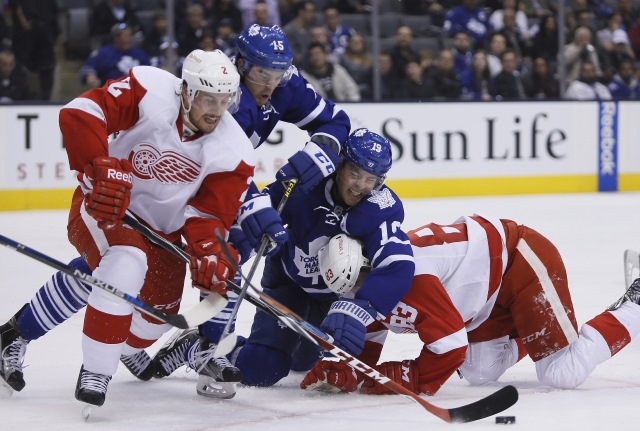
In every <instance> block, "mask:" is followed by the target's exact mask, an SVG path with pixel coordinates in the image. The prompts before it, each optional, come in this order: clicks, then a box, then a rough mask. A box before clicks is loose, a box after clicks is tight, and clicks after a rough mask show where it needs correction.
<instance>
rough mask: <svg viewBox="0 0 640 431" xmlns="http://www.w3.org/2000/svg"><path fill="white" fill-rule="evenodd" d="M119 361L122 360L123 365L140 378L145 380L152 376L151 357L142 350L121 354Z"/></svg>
mask: <svg viewBox="0 0 640 431" xmlns="http://www.w3.org/2000/svg"><path fill="white" fill-rule="evenodd" d="M120 362H122V363H123V364H124V366H125V367H127V369H128V370H129V371H131V374H133V375H134V376H136V377H137V378H139V379H140V380H144V381H147V380H151V378H152V377H153V374H154V367H153V362H152V361H151V357H150V356H149V355H148V354H147V352H145V351H144V350H141V351H139V352H138V353H134V354H133V355H128V356H125V355H122V356H120Z"/></svg>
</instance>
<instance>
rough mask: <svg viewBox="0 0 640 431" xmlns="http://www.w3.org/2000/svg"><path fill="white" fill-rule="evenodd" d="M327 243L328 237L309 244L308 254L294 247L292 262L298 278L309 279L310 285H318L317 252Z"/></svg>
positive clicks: (322, 237) (319, 238)
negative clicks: (296, 269)
mask: <svg viewBox="0 0 640 431" xmlns="http://www.w3.org/2000/svg"><path fill="white" fill-rule="evenodd" d="M328 242H329V237H328V236H321V237H318V238H316V239H314V240H313V241H311V242H310V243H309V254H307V253H305V252H304V251H303V250H301V249H300V248H298V247H296V251H295V255H294V262H295V264H296V267H297V268H298V275H299V276H300V277H305V278H311V279H312V280H311V283H313V284H318V277H319V276H320V268H319V266H318V251H320V249H321V248H322V247H324V246H325V245H327V243H328Z"/></svg>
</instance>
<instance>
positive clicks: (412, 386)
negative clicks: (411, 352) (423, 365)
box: [360, 360, 420, 395]
mask: <svg viewBox="0 0 640 431" xmlns="http://www.w3.org/2000/svg"><path fill="white" fill-rule="evenodd" d="M375 368H376V370H378V371H379V372H381V373H382V374H384V375H385V376H387V377H388V378H389V379H391V380H393V381H394V382H396V383H400V384H401V385H402V386H404V387H405V388H407V389H409V390H410V391H411V392H415V393H416V394H419V393H420V389H419V387H418V365H417V364H416V361H414V360H404V361H402V362H398V361H389V362H383V363H382V364H380V365H378V366H376V367H375ZM360 392H362V393H363V394H368V395H389V394H395V392H393V391H392V390H390V389H387V388H386V387H385V386H383V385H381V384H380V383H378V382H376V381H375V380H373V379H371V378H368V377H365V379H364V382H363V383H362V388H360Z"/></svg>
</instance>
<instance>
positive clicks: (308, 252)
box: [268, 176, 415, 316]
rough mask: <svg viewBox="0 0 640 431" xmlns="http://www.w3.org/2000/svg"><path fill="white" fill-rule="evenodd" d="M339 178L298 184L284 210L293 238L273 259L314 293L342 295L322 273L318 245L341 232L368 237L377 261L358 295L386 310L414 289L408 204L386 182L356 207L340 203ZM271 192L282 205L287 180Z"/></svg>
mask: <svg viewBox="0 0 640 431" xmlns="http://www.w3.org/2000/svg"><path fill="white" fill-rule="evenodd" d="M333 182H334V178H333V176H330V177H327V178H325V179H324V180H323V181H322V182H321V183H320V184H319V185H318V186H317V187H315V188H314V189H313V190H312V191H311V192H310V193H307V194H302V193H297V192H296V191H295V190H294V192H293V193H292V194H291V196H290V197H289V200H288V201H287V205H286V206H285V207H284V209H283V211H282V214H281V216H282V220H283V221H284V223H285V224H288V233H289V239H288V240H287V242H286V243H285V244H284V245H283V246H282V248H281V249H280V250H279V251H278V253H277V254H275V255H274V256H271V257H269V258H268V259H278V260H280V262H281V264H282V267H283V268H284V271H285V272H286V274H287V275H288V277H289V278H290V279H291V280H292V281H293V282H294V283H295V284H297V285H298V286H300V288H302V289H303V290H304V291H305V292H307V293H308V294H309V295H311V296H312V297H313V298H314V299H318V300H330V299H333V298H335V297H336V296H335V294H334V293H333V292H332V291H331V290H329V288H328V287H327V285H326V284H325V283H324V281H323V279H322V277H321V276H320V269H319V266H318V251H319V250H320V248H322V247H323V246H324V245H326V244H327V243H328V242H329V239H330V238H331V237H332V236H334V235H336V234H338V233H340V232H345V233H347V234H349V235H351V236H354V237H356V238H358V239H359V240H360V241H362V243H363V245H364V248H365V252H366V256H367V257H368V258H369V260H370V262H371V266H372V270H371V272H370V273H369V274H368V275H367V277H365V280H364V283H363V285H362V287H361V288H360V289H359V290H358V291H357V292H356V294H355V297H356V298H357V299H366V300H367V301H369V302H370V303H371V305H373V306H374V307H375V309H376V310H377V311H378V313H379V314H381V315H382V316H386V315H388V314H389V313H390V312H391V311H392V309H393V308H394V307H395V306H396V305H397V304H398V302H399V301H400V298H402V297H403V296H404V294H405V293H407V292H408V290H409V288H410V286H411V283H412V280H413V272H414V267H415V265H414V262H413V252H412V249H411V245H410V244H409V239H408V237H407V235H406V234H405V233H404V231H403V230H402V229H401V228H400V226H401V224H402V222H403V220H404V207H403V205H402V202H401V201H400V199H399V198H398V196H396V194H395V193H394V192H393V191H392V190H391V189H390V188H388V187H386V186H383V187H382V188H381V189H380V190H379V191H373V192H371V194H370V195H369V196H368V197H367V198H365V199H363V200H362V201H361V202H360V203H359V204H358V205H356V206H354V207H350V208H342V207H339V206H337V205H336V204H335V203H334V201H333V199H332V197H331V194H330V190H331V187H332V186H333ZM268 192H269V195H270V196H271V201H272V204H273V205H274V206H277V204H278V202H280V199H281V198H282V195H283V193H284V185H283V184H282V183H280V182H275V183H273V184H272V185H271V186H270V187H269V188H268Z"/></svg>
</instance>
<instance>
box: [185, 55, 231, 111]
mask: <svg viewBox="0 0 640 431" xmlns="http://www.w3.org/2000/svg"><path fill="white" fill-rule="evenodd" d="M182 81H183V82H186V84H187V95H188V96H189V101H193V98H194V97H195V95H196V93H197V92H198V91H203V92H207V93H213V94H229V97H230V98H231V100H230V102H229V108H228V110H229V111H230V112H232V113H233V112H234V110H235V109H237V107H238V104H239V103H238V102H239V101H240V74H239V73H238V70H237V69H236V66H235V65H234V64H233V63H232V62H231V60H230V59H229V57H227V55H226V54H225V53H224V52H222V51H220V50H219V49H216V50H215V51H203V50H201V49H196V50H193V51H191V53H190V54H189V55H188V56H187V58H185V59H184V63H183V64H182Z"/></svg>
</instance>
